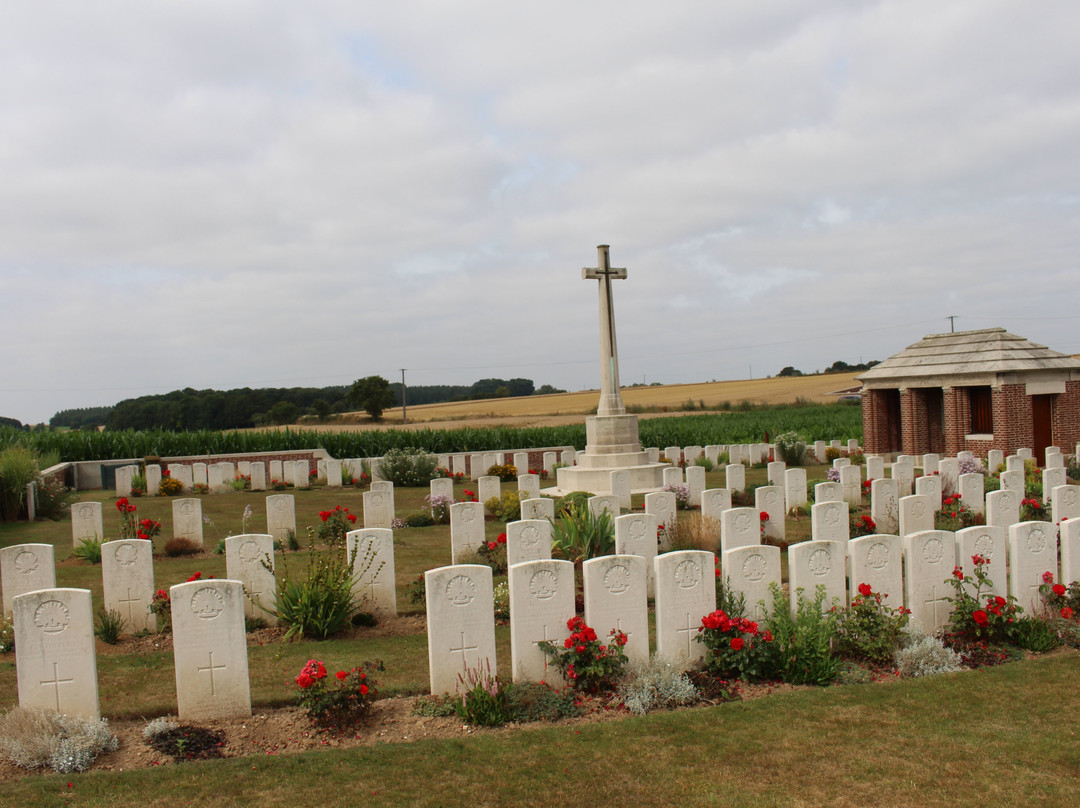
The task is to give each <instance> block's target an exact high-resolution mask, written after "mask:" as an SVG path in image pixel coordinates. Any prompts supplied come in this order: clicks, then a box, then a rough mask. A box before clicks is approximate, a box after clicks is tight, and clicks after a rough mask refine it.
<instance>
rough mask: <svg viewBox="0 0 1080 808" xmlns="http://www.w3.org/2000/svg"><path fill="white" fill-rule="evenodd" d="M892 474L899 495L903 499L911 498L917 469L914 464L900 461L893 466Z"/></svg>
mask: <svg viewBox="0 0 1080 808" xmlns="http://www.w3.org/2000/svg"><path fill="white" fill-rule="evenodd" d="M891 473H892V478H893V479H894V480H896V486H897V495H898V496H901V497H909V496H911V492H912V491H913V490H914V485H915V467H914V466H913V465H912V463H911V462H910V461H904V462H900V461H899V460H898V461H897V462H895V463H893V464H892V469H891Z"/></svg>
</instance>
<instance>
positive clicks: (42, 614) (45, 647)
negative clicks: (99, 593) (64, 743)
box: [4, 588, 101, 721]
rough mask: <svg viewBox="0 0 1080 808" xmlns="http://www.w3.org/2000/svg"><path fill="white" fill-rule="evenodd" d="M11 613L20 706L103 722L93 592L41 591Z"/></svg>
mask: <svg viewBox="0 0 1080 808" xmlns="http://www.w3.org/2000/svg"><path fill="white" fill-rule="evenodd" d="M4 597H5V598H6V597H7V589H6V588H5V590H4ZM13 609H14V623H15V647H16V649H17V651H16V653H15V671H16V680H17V681H18V687H19V706H20V707H27V708H38V709H42V710H49V711H52V712H57V713H63V714H66V715H75V716H80V717H82V718H89V719H92V720H95V721H96V720H97V719H98V718H100V717H101V712H100V708H99V705H98V685H97V661H96V658H95V651H94V609H93V605H92V604H91V601H90V590H89V589H54V588H48V589H38V590H35V591H33V592H27V593H26V594H20V595H17V596H16V597H15V599H14V602H13Z"/></svg>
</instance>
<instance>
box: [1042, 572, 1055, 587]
mask: <svg viewBox="0 0 1080 808" xmlns="http://www.w3.org/2000/svg"><path fill="white" fill-rule="evenodd" d="M1053 582H1054V573H1052V572H1050V571H1049V570H1047V571H1046V572H1044V573H1043V583H1044V584H1052V583H1053Z"/></svg>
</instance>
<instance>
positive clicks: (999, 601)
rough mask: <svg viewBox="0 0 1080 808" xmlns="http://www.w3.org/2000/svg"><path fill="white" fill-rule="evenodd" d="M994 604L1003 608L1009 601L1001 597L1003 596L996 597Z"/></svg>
mask: <svg viewBox="0 0 1080 808" xmlns="http://www.w3.org/2000/svg"><path fill="white" fill-rule="evenodd" d="M994 603H995V604H996V605H997V606H998V607H1001V606H1004V605H1005V604H1006V603H1008V601H1007V600H1005V598H1003V597H1001V595H996V596H995V597H994Z"/></svg>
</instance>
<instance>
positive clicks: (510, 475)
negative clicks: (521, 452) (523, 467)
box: [487, 463, 518, 483]
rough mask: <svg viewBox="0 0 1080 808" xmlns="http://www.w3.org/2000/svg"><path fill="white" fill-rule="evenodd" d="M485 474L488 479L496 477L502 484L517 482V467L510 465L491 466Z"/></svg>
mask: <svg viewBox="0 0 1080 808" xmlns="http://www.w3.org/2000/svg"><path fill="white" fill-rule="evenodd" d="M487 473H488V476H489V477H498V478H499V479H500V480H501V481H502V482H504V483H514V482H517V478H518V470H517V466H515V465H513V464H512V463H504V464H502V465H497V466H492V467H491V468H489V469H488V470H487Z"/></svg>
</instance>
